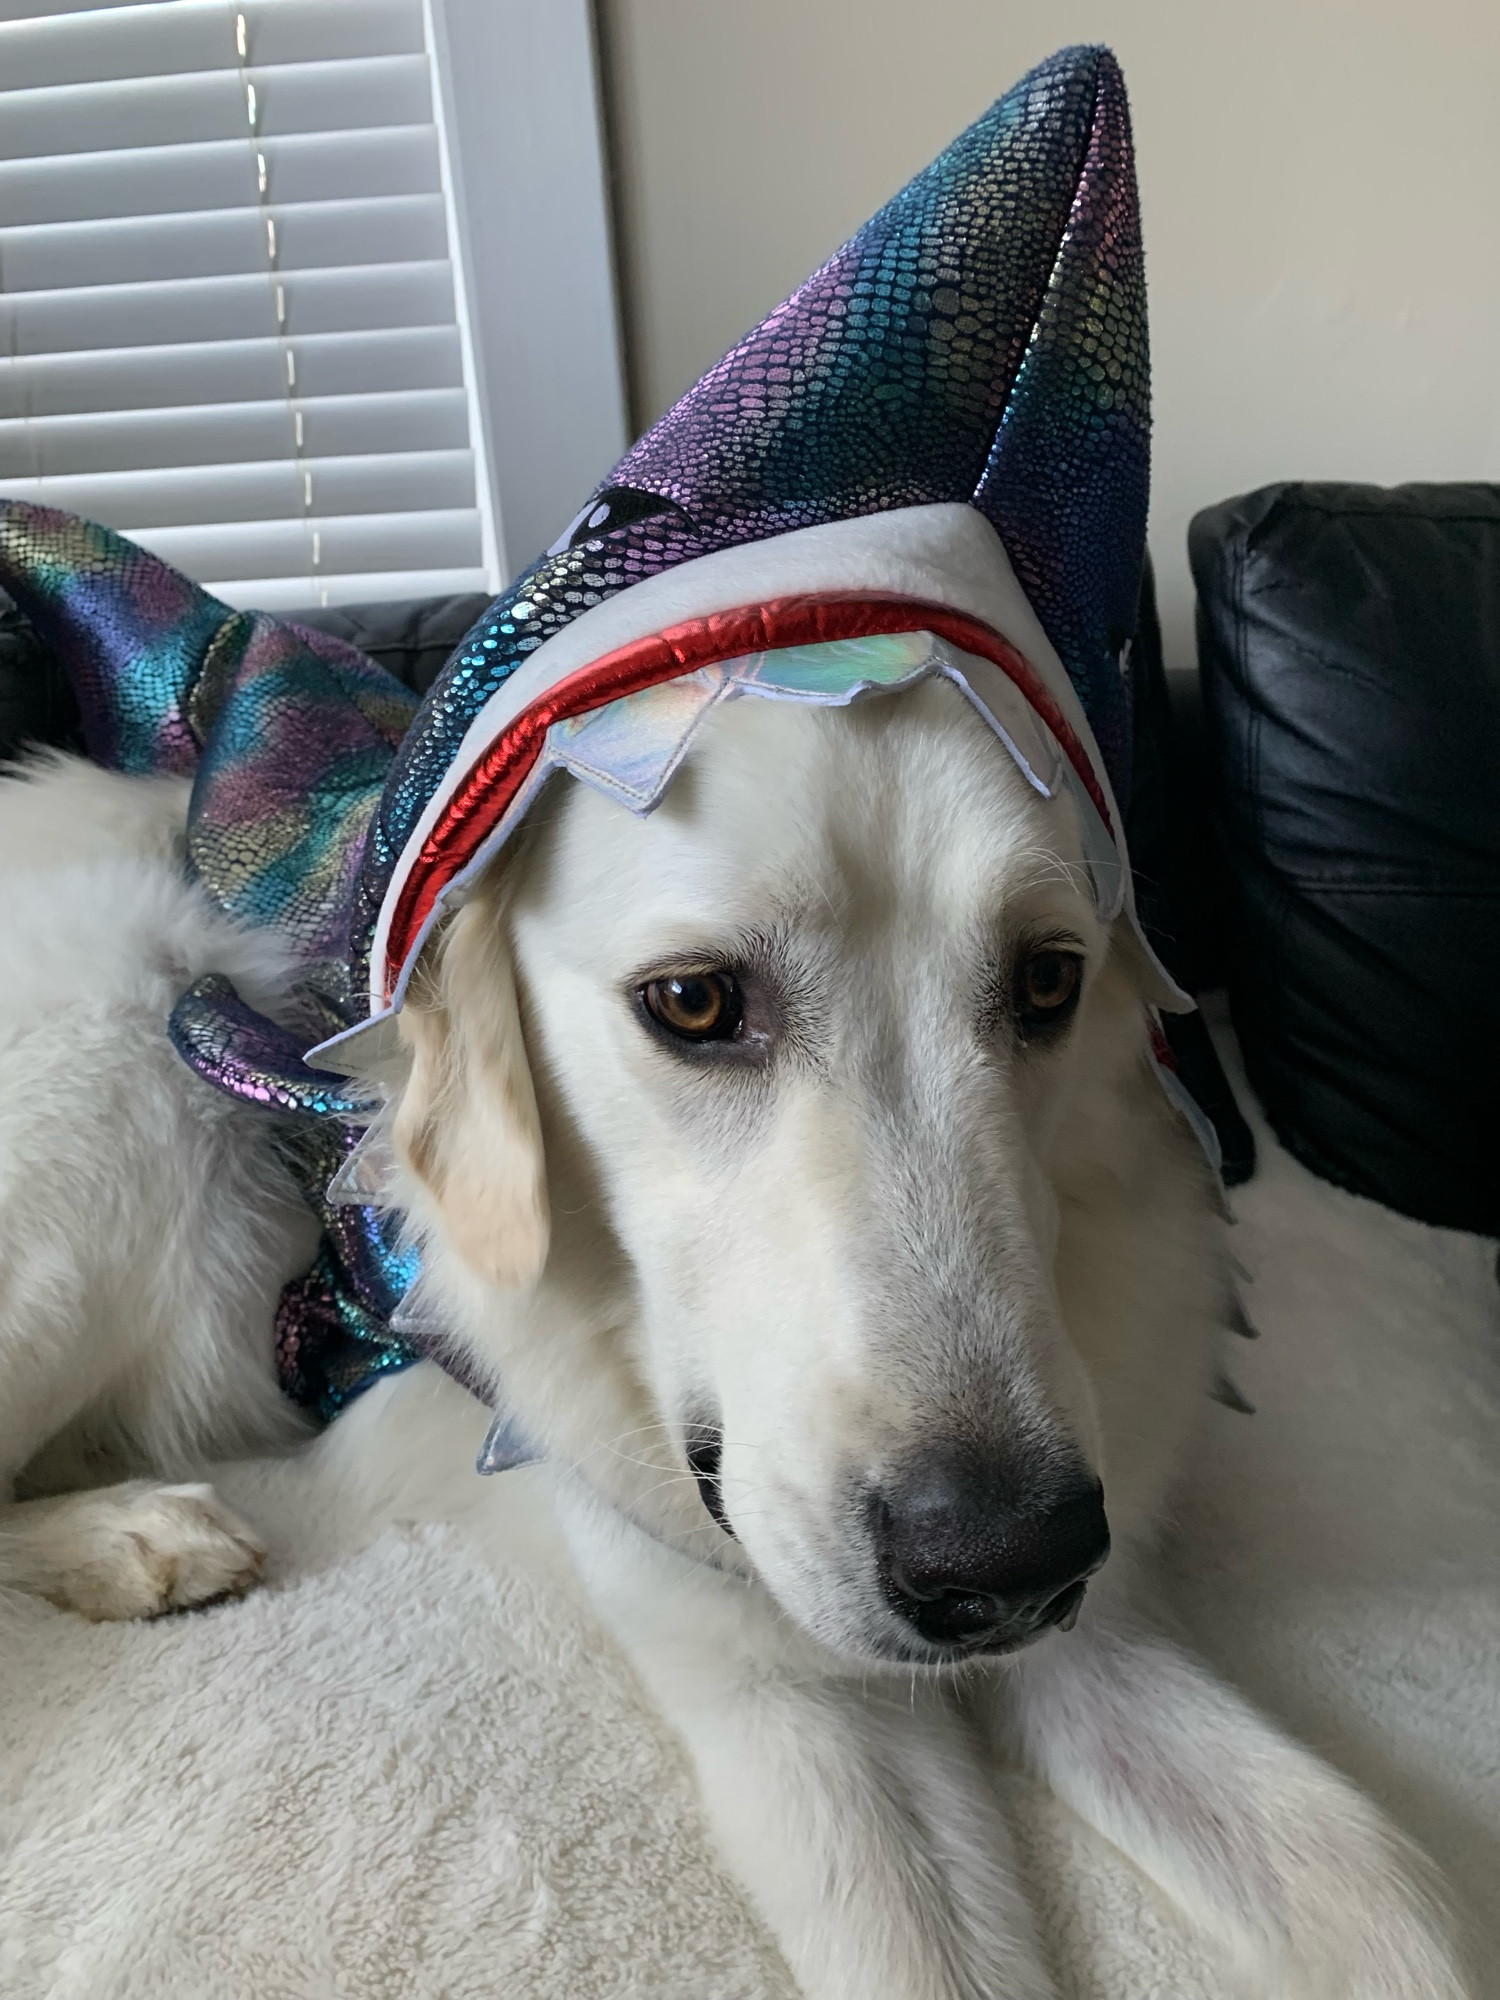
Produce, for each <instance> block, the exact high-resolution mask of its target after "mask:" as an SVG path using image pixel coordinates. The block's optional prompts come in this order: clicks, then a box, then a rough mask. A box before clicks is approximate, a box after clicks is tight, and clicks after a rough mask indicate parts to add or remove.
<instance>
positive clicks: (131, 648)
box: [0, 500, 420, 1422]
mask: <svg viewBox="0 0 1500 2000" xmlns="http://www.w3.org/2000/svg"><path fill="white" fill-rule="evenodd" d="M0 586H3V588H4V589H5V590H6V591H7V592H8V593H9V594H10V596H11V597H12V598H14V600H15V601H16V603H17V604H18V606H19V607H20V609H21V610H22V611H23V612H24V613H25V614H26V616H27V617H28V618H29V619H30V621H31V623H32V625H33V626H34V627H35V629H36V631H37V633H38V636H39V637H40V638H41V639H42V640H43V642H44V643H45V644H46V645H47V646H48V647H49V649H50V650H51V651H52V652H54V653H55V654H56V656H57V658H58V659H59V660H60V661H61V662H62V664H63V665H64V666H65V668H66V669H67V671H68V674H69V677H70V679H71V681H72V684H73V687H74V691H75V693H76V694H77V696H78V702H79V707H80V710H81V713H82V720H83V729H84V740H85V742H86V744H87V745H88V749H89V753H90V755H91V756H92V757H93V759H94V761H95V762H96V763H99V764H102V765H104V766H106V767H107V768H110V769H113V770H119V771H128V772H151V771H167V772H176V773H180V774H183V775H186V774H189V773H191V774H192V776H193V793H192V804H191V807H190V811H189V817H188V832H187V854H188V870H189V873H190V874H191V875H192V876H194V877H195V878H196V879H197V880H198V881H200V882H201V883H202V884H203V886H204V888H205V889H206V890H207V891H208V892H209V894H210V895H211V896H212V897H213V898H214V900H215V901H216V902H217V903H218V904H219V905H220V906H221V907H222V908H223V909H224V910H225V911H226V912H227V913H228V914H229V915H230V916H232V917H234V918H236V919H238V920H239V921H241V922H243V923H247V924H251V925H256V926H260V925H266V926H269V927H270V928H271V929H273V930H275V931H276V932H277V933H278V935H279V936H280V937H282V938H283V939H284V940H285V941H286V942H287V943H288V944H290V945H291V947H292V949H293V953H294V956H295V961H296V972H297V990H296V992H295V995H294V996H293V1001H292V1014H291V1017H290V1018H289V1021H288V1022H287V1023H278V1022H275V1021H270V1020H267V1019H266V1018H265V1017H264V1016H262V1015H259V1014H257V1013H255V1012H254V1011H253V1010H252V1009H251V1008H249V1007H248V1006H247V1005H246V1004H245V1002H244V1001H243V1000H241V998H240V997H239V995H238V994H237V993H236V992H235V990H234V988H233V987H232V986H231V985H230V983H229V982H228V980H226V979H223V978H219V977H210V978H208V979H204V980H200V981H199V982H198V984H197V985H196V986H194V987H191V988H190V989H189V990H188V992H186V993H185V994H184V995H183V996H182V998H181V1000H180V1001H179V1002H178V1005H177V1007H176V1009H175V1010H174V1012H173V1015H172V1020H171V1024H170V1027H171V1034H172V1039H173V1042H174V1043H175V1045H176V1047H177V1050H178V1052H179V1054H180V1055H181V1056H182V1057H183V1058H184V1060H185V1061H186V1062H187V1063H188V1064H189V1065H190V1066H191V1067H192V1068H193V1069H194V1070H196V1071H197V1073H198V1074H199V1075H200V1076H201V1077H203V1078H204V1079H205V1080H206V1081H207V1082H209V1083H211V1084H212V1085H213V1086H214V1087H215V1088H216V1089H218V1090H222V1091H225V1092H226V1093H228V1094H229V1095H230V1096H232V1097H234V1098H236V1099H237V1100H239V1101H240V1102H241V1103H243V1104H247V1105H252V1106H257V1107H260V1108H262V1109H263V1110H265V1112H266V1113H267V1114H268V1115H275V1116H279V1118H280V1119H281V1121H282V1123H281V1131H282V1135H283V1137H284V1141H285V1148H286V1154H287V1157H288V1160H289V1162H290V1164H291V1166H292V1169H293V1172H294V1173H295V1175H296V1178H297V1181H298V1184H299V1186H300V1187H301V1189H302V1191H303V1194H304V1197H305V1199H306V1200H307V1202H308V1204H309V1206H310V1207H311V1208H312V1210H313V1212H314V1213H315V1214H316V1215H317V1217H318V1218H319V1221H320V1222H321V1224H322V1229H323V1234H322V1239H321V1242H320V1244H319V1247H318V1254H317V1259H316V1261H315V1263H314V1265H313V1268H312V1269H311V1270H310V1271H309V1272H307V1273H306V1275H305V1276H303V1277H301V1278H298V1279H295V1280H294V1281H293V1282H292V1283H291V1284H289V1285H288V1286H287V1287H286V1289H285V1291H284V1292H283V1293H282V1296H281V1300H280V1302H279V1305H278V1308H277V1317H276V1356H277V1369H278V1373H279V1376H280V1380H281V1384H282V1387H283V1388H284V1389H285V1390H286V1392H287V1393H288V1394H289V1395H290V1396H291V1397H292V1398H293V1399H294V1400H295V1401H296V1402H298V1403H300V1404H302V1405H304V1406H305V1407H306V1408H308V1409H310V1410H312V1411H314V1412H315V1413H316V1414H317V1415H318V1416H319V1417H320V1418H321V1419H323V1420H324V1421H325V1422H326V1421H327V1420H329V1419H330V1418H332V1417H333V1416H335V1415H337V1413H338V1412H339V1410H341V1409H342V1408H343V1407H344V1406H345V1404H346V1403H348V1402H349V1401H350V1400H351V1399H352V1398H353V1397H354V1396H357V1395H358V1394H359V1393H360V1391H361V1390H362V1389H365V1388H367V1387H369V1385H370V1384H371V1383H372V1382H373V1381H375V1380H377V1379H378V1378H379V1377H380V1376H381V1375H383V1374H387V1373H390V1372H391V1371H393V1370H395V1369H400V1368H405V1367H408V1366H410V1364H411V1363H412V1362H413V1361H415V1360H417V1359H419V1358H420V1356H419V1354H418V1351H417V1349H416V1348H415V1347H414V1346H413V1345H412V1344H411V1343H410V1342H408V1341H405V1340H402V1339H401V1338H399V1337H398V1336H397V1335H395V1334H394V1333H393V1332H392V1331H391V1328H390V1317H391V1314H392V1312H393V1311H394V1310H395V1307H396V1306H397V1304H398V1303H399V1301H400V1299H401V1297H402V1295H403V1294H404V1293H405V1292H406V1291H407V1290H408V1289H409V1288H410V1286H411V1285H412V1283H413V1282H414V1280H415V1278H416V1275H417V1260H416V1257H415V1255H414V1253H413V1252H412V1251H411V1250H410V1249H409V1248H408V1247H407V1246H406V1245H404V1244H403V1242H402V1240H401V1237H400V1225H399V1221H398V1218H396V1217H395V1216H394V1215H392V1214H390V1213H388V1212H386V1211H383V1210H379V1209H375V1208H369V1207H357V1206H345V1205H343V1204H341V1203H337V1202H331V1201H330V1200H329V1196H328V1185H329V1182H330V1180H331V1179H332V1178H333V1176H334V1174H335V1173H336V1172H337V1171H338V1169H339V1167H340V1166H341V1164H342V1163H343V1161H344V1160H345V1159H346V1158H347V1156H348V1154H349V1153H350V1151H351V1150H352V1149H353V1147H354V1145H355V1144H356V1143H357V1142H358V1139H359V1138H360V1136H361V1133H362V1131H363V1129H364V1126H365V1124H366V1122H367V1119H368V1115H369V1107H368V1105H367V1104H365V1103H363V1102H362V1101H361V1100H360V1098H359V1097H358V1095H357V1094H355V1093H353V1092H351V1090H350V1088H349V1087H348V1086H347V1085H346V1084H345V1083H343V1081H342V1080H341V1079H338V1078H335V1077H332V1076H328V1075H325V1074H323V1073H321V1072H319V1071H316V1070H312V1069H309V1068H308V1067H307V1065H306V1064H305V1063H304V1062H303V1061H302V1054H301V1052H302V1050H303V1049H305V1048H308V1047H310V1046H311V1045H312V1044H313V1043H314V1042H316V1041H321V1040H322V1039H324V1038H325V1037H326V1036H327V1035H330V1034H335V1033H337V1032H338V1031H339V1030H340V1029H342V1028H346V1027H349V1026H351V1025H352V1024H353V1023H354V1022H356V1021H358V1020H360V1019H362V1018H363V1017H364V1012H365V1008H364V996H363V994H362V993H360V992H357V991H355V990H354V989H353V988H352V986H351V982H350V977H349V971H348V960H347V950H346V932H347V924H348V916H347V912H348V906H349V899H350V896H351V894H352V888H353V881H354V877H355V874H356V872H357V870H358V867H359V862H360V856H361V852H362V849H363V845H364V839H365V833H366V829H367V828H368V826H369V822H370V818H371V815H372V814H373V812H374V810H375V805H376V802H377V800H378V799H379V796H380V792H381V789H382V787H383V785H384V783H385V779H386V774H387V772H388V770H389V768H390V764H391V760H392V758H393V756H394V754H395V751H396V747H397V745H398V744H399V743H400V741H401V739H402V737H403V735H404V734H405V733H406V730H407V728H408V726H409V725H410V722H411V719H412V716H413V715H414V714H415V712H416V702H415V699H414V697H413V696H412V695H411V694H410V693H408V691H407V690H406V689H405V688H404V687H402V686H401V684H400V682H399V681H397V680H394V679H393V678H392V677H391V676H390V675H389V674H387V673H386V672H385V671H384V670H383V669H382V668H381V667H378V666H376V665H375V663H374V662H373V661H372V660H368V659H366V658H365V656H364V655H363V654H362V653H359V652H356V651H355V649H354V648H353V647H351V646H346V645H345V644H344V643H343V642H342V641H341V640H338V639H334V638H330V637H329V636H328V635H327V634H326V633H322V632H314V631H311V630H309V629H307V628H304V627H302V626H298V625H293V624H288V623H286V622H284V621H282V620H280V619H276V618H270V617H267V616H265V615H264V614H263V613H251V612H243V611H233V610H231V609H230V607H229V606H228V605H227V604H223V603H221V602H220V601H219V600H218V599H217V598H215V597H212V596H210V595H209V593H208V592H207V591H205V590H202V589H200V588H199V587H198V585H197V584H195V583H192V582H190V581H189V579H188V578H187V577H185V576H182V575H180V574H179V573H178V572H177V571H176V570H173V569H171V568H170V567H169V566H168V565H167V564H166V563H163V562H160V561H158V560H157V558H156V557H155V556H152V555H149V554H147V552H146V551H145V550H144V549H140V548H137V547H136V546H135V545H134V544H132V543H130V542H128V541H126V540H125V539H124V538H123V537H122V536H120V535H116V534H114V533H112V532H111V531H110V530H109V529H108V528H101V527H97V526H95V525H94V524H93V523H92V522H88V521H81V520H79V519H78V518H77V517H76V516H74V515H71V514H64V513H60V512H57V511H56V510H54V509H52V508H46V507H35V506H31V505H29V504H27V503H25V502H22V501H4V500H0Z"/></svg>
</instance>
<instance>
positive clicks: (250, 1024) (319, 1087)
mask: <svg viewBox="0 0 1500 2000" xmlns="http://www.w3.org/2000/svg"><path fill="white" fill-rule="evenodd" d="M325 1018H327V1017H326V1016H325ZM168 1031H169V1033H170V1034H171V1037H172V1043H173V1046H174V1047H175V1048H176V1050H177V1053H178V1054H179V1055H180V1056H181V1057H182V1059H183V1061H184V1062H186V1063H187V1064H188V1066H189V1068H191V1069H193V1070H195V1071H196V1072H197V1074H198V1075H199V1076H201V1077H202V1078H203V1079H204V1081H205V1082H207V1083H211V1084H212V1085H213V1086H214V1088H215V1089H216V1090H222V1091H226V1092H227V1093H228V1094H229V1095H230V1096H232V1097H236V1098H238V1099H239V1100H240V1102H241V1103H244V1104H252V1105H257V1106H261V1107H263V1108H265V1109H266V1110H270V1111H280V1112H284V1113H286V1114H288V1115H289V1118H292V1119H295V1120H296V1123H295V1124H288V1126H287V1128H286V1130H285V1133H284V1139H285V1148H284V1150H285V1158H286V1161H287V1165H288V1166H289V1168H290V1169H291V1172H292V1175H293V1178H294V1179H295V1180H296V1183H297V1186H298V1188H299V1190H300V1192H301V1194H302V1198H303V1200H304V1201H306V1203H307V1204H308V1206H309V1207H310V1208H311V1209H312V1211H313V1213H314V1214H315V1215H316V1216H317V1218H318V1220H319V1222H320V1223H321V1224H322V1229H323V1234H322V1239H321V1241H320V1242H319V1245H318V1254H317V1257H316V1260H315V1261H314V1263H313V1266H312V1269H311V1270H310V1271H308V1272H306V1273H305V1274H304V1275H303V1276H302V1277H300V1278H294V1279H293V1280H292V1281H291V1283H290V1284H288V1285H287V1286H286V1287H285V1289H284V1290H283V1292H282V1294H281V1298H280V1301H279V1303H278V1305H277V1309H276V1367H277V1373H278V1375H279V1377H280V1380H281V1386H282V1388H283V1389H284V1390H285V1391H286V1393H287V1394H288V1395H289V1396H290V1397H291V1398H292V1400H293V1401H294V1402H297V1403H300V1404H302V1405H303V1406H304V1408H307V1409H310V1410H312V1411H313V1412H314V1414H315V1415H317V1416H318V1417H319V1418H320V1419H321V1420H322V1421H323V1422H324V1423H328V1422H330V1421H331V1420H332V1419H333V1418H334V1417H335V1416H337V1415H338V1413H339V1411H340V1410H341V1409H343V1408H344V1407H345V1405H346V1404H348V1403H349V1402H351V1401H352V1400H353V1398H354V1397H355V1396H357V1395H358V1394H359V1393H360V1391H361V1390H362V1389H368V1388H369V1387H370V1385H371V1384H372V1383H373V1382H376V1381H378V1380H379V1379H380V1377H381V1376H382V1375H387V1374H390V1373H392V1372H393V1371H395V1370H397V1369H401V1368H407V1367H410V1365H411V1363H412V1362H413V1361H414V1360H415V1359H417V1357H418V1354H419V1352H421V1351H425V1350H424V1349H423V1345H422V1343H421V1342H420V1340H416V1339H403V1338H402V1337H401V1336H400V1335H398V1334H395V1333H393V1332H392V1331H391V1327H390V1320H391V1315H392V1314H393V1313H394V1312H395V1310H396V1308H397V1306H398V1305H399V1304H400V1302H401V1300H402V1298H403V1296H404V1295H405V1294H406V1293H407V1292H408V1291H410V1289H411V1287H412V1286H413V1285H414V1284H415V1283H416V1280H417V1273H418V1270H419V1268H420V1262H419V1259H418V1257H417V1255H416V1252H415V1251H414V1250H413V1249H412V1248H411V1247H410V1245H409V1244H407V1243H405V1242H403V1240H402V1235H401V1221H400V1217H399V1216H397V1215H395V1214H393V1213H392V1212H391V1211H390V1210H388V1209H381V1208H375V1207H370V1206H358V1205H345V1204H342V1203H340V1202H338V1201H337V1200H336V1199H333V1198H331V1196H330V1191H331V1189H332V1186H333V1182H334V1180H335V1177H336V1176H337V1174H338V1172H339V1169H340V1168H341V1167H342V1166H343V1165H344V1164H345V1162H346V1161H347V1160H348V1158H349V1155H350V1154H351V1153H352V1151H353V1150H354V1148H355V1146H356V1145H357V1144H358V1143H359V1141H360V1139H361V1138H362V1137H363V1135H364V1131H365V1127H366V1125H367V1124H368V1122H369V1118H370V1114H371V1110H372V1108H373V1107H372V1105H371V1103H370V1100H369V1099H368V1098H367V1097H365V1096H363V1095H361V1093H360V1092H359V1091H357V1090H355V1089H352V1088H350V1087H349V1086H348V1085H347V1084H344V1083H342V1082H340V1081H338V1080H336V1079H335V1078H333V1077H331V1076H329V1075H328V1073H327V1072H326V1071H323V1070H314V1069H309V1068H308V1066H307V1064H306V1063H305V1062H303V1060H302V1050H303V1048H304V1046H305V1045H306V1042H307V1032H306V1030H303V1031H301V1032H293V1031H292V1030H290V1029H287V1028H283V1027H281V1026H280V1025H279V1024H278V1023H277V1022H274V1021H269V1020H267V1019H266V1017H265V1016H264V1015H263V1014H258V1013H257V1012H256V1011H255V1010H254V1009H253V1008H251V1007H249V1006H247V1005H246V1003H245V1002H244V1001H243V1000H242V999H241V998H240V996H239V994H238V993H236V991H235V989H234V987H233V986H232V985H231V984H230V982H229V981H228V980H227V979H224V978H222V977H221V976H219V975H218V974H212V973H211V974H210V975H209V976H208V977H207V978H204V979H200V980H198V981H197V982H196V983H195V984H194V985H192V986H190V987H189V988H188V990H187V992H186V993H184V994H183V996H182V998H181V999H180V1000H179V1001H178V1003H177V1005H176V1006H175V1007H174V1008H173V1010H172V1016H171V1020H170V1022H169V1024H168Z"/></svg>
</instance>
